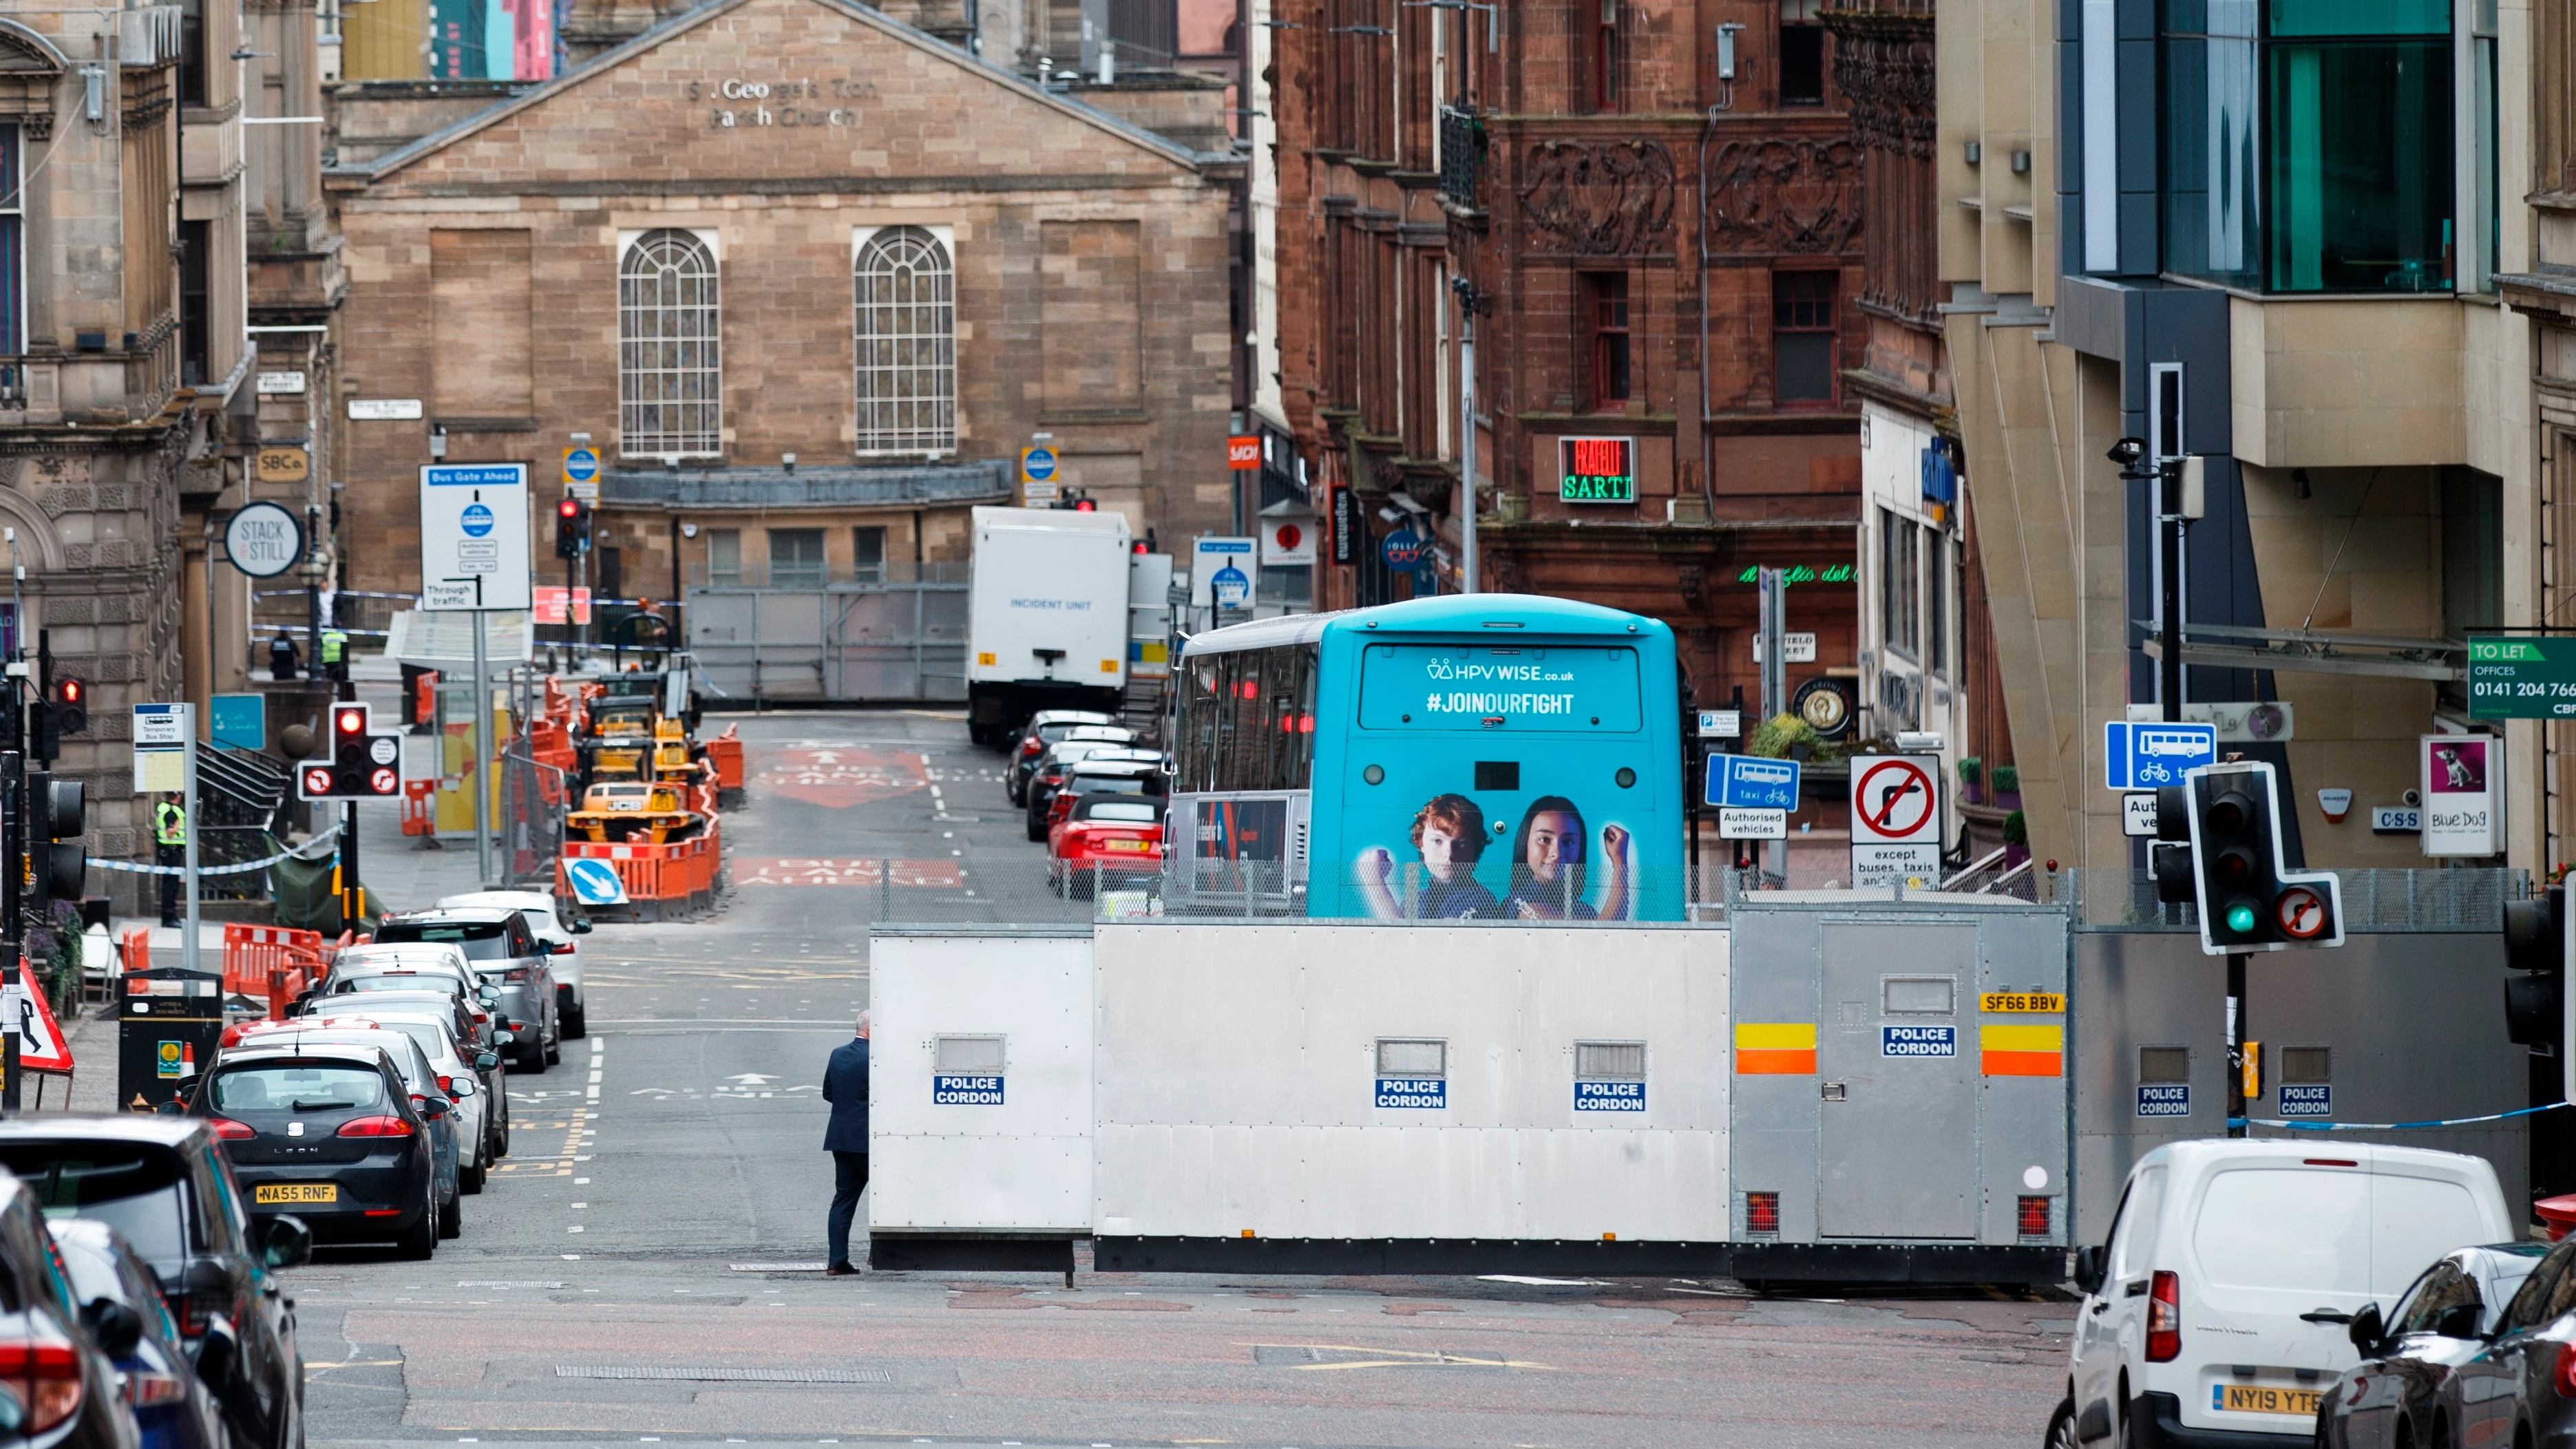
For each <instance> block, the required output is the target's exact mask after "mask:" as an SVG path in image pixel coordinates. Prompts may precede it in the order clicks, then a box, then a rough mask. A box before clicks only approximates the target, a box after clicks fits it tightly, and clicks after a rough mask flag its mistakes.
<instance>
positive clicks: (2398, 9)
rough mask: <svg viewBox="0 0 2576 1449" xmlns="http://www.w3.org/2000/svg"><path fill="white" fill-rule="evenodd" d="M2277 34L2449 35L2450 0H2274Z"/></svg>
mask: <svg viewBox="0 0 2576 1449" xmlns="http://www.w3.org/2000/svg"><path fill="white" fill-rule="evenodd" d="M2264 18H2265V19H2266V20H2267V21H2269V22H2270V24H2269V26H2268V30H2269V33H2270V34H2272V35H2274V36H2309V35H2448V34H2450V33H2451V5H2450V0H2271V4H2270V5H2269V6H2268V7H2267V8H2266V11H2265V15H2264Z"/></svg>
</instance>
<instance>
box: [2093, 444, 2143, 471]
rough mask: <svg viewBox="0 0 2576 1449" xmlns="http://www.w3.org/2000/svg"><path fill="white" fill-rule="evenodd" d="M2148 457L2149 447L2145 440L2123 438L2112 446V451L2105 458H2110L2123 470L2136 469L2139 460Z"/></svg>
mask: <svg viewBox="0 0 2576 1449" xmlns="http://www.w3.org/2000/svg"><path fill="white" fill-rule="evenodd" d="M2146 455H2147V445H2146V442H2145V440H2143V439H2140V438H2122V439H2121V440H2120V441H2118V442H2116V443H2113V444H2112V445H2111V451H2110V452H2108V453H2105V454H2104V455H2103V456H2104V457H2107V458H2109V459H2110V460H2111V461H2112V462H2114V463H2117V464H2119V465H2120V466H2121V467H2123V468H2134V467H2136V466H2138V460H2139V459H2140V458H2143V457H2145V456H2146Z"/></svg>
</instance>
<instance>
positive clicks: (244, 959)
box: [224, 924, 332, 1010]
mask: <svg viewBox="0 0 2576 1449" xmlns="http://www.w3.org/2000/svg"><path fill="white" fill-rule="evenodd" d="M331 954H332V953H331V950H330V948H329V947H328V946H327V945H326V944H325V943H324V941H323V937H322V933H321V932H319V931H299V930H296V929H294V928H293V927H291V926H244V925H238V924H227V925H226V926H225V927H224V997H225V999H226V1000H227V1001H234V1002H238V1003H239V1004H242V1005H246V1006H249V1007H251V1008H252V1009H254V1010H256V1009H258V1007H259V1004H260V1003H262V1002H264V1001H266V1000H267V999H268V997H269V995H270V988H271V984H272V981H273V978H274V974H275V973H277V972H281V971H301V972H302V973H304V975H305V977H306V978H307V979H308V980H313V981H319V980H321V979H322V977H323V975H324V974H325V973H327V972H328V971H329V970H330V969H331ZM298 989H299V991H300V990H301V988H298Z"/></svg>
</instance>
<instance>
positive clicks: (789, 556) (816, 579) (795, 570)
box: [769, 528, 825, 589]
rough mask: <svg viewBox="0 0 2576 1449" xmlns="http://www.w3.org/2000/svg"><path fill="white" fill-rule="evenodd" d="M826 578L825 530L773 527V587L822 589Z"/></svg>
mask: <svg viewBox="0 0 2576 1449" xmlns="http://www.w3.org/2000/svg"><path fill="white" fill-rule="evenodd" d="M824 582H825V573H824V569H823V530H821V529H819V528H773V529H771V530H770V531H769V586H770V587H771V588H773V589H819V588H821V587H823V584H824Z"/></svg>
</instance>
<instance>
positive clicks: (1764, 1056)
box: [1735, 1021, 1816, 1077]
mask: <svg viewBox="0 0 2576 1449" xmlns="http://www.w3.org/2000/svg"><path fill="white" fill-rule="evenodd" d="M1735 1071H1736V1074H1737V1075H1738V1076H1746V1077H1758V1076H1781V1077H1812V1076H1814V1075H1815V1074H1816V1024H1815V1023H1814V1022H1812V1021H1782V1022H1738V1023H1737V1024H1736V1027H1735Z"/></svg>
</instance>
